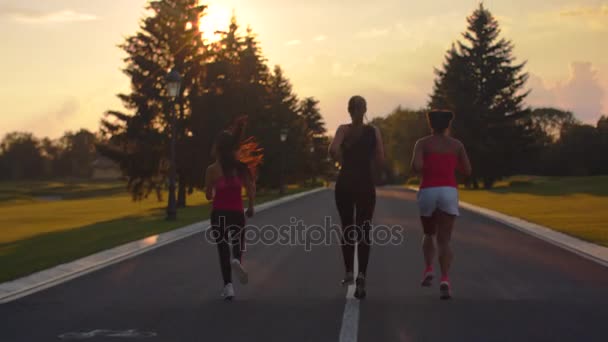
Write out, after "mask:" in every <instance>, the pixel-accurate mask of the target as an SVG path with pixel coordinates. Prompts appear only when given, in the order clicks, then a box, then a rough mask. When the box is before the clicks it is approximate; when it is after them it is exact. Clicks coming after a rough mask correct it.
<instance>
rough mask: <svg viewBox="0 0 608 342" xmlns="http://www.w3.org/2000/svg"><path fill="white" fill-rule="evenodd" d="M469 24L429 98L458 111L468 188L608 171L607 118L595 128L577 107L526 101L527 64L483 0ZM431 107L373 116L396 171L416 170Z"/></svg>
mask: <svg viewBox="0 0 608 342" xmlns="http://www.w3.org/2000/svg"><path fill="white" fill-rule="evenodd" d="M467 22H468V26H467V29H466V30H465V32H464V33H463V34H462V40H460V41H458V42H456V43H455V44H453V45H452V47H451V49H449V50H448V51H447V54H446V56H445V62H444V63H443V65H442V66H441V67H440V68H439V69H436V70H435V75H436V78H435V85H434V87H433V92H432V94H431V95H430V99H429V103H428V107H429V108H434V109H449V110H451V111H453V112H454V113H455V120H454V122H453V126H452V134H453V135H454V136H455V137H457V138H458V139H460V140H461V141H462V142H463V143H464V144H465V146H466V147H467V150H468V154H469V157H470V159H471V162H472V164H473V170H474V171H473V175H472V176H471V177H470V178H468V179H466V180H463V181H464V182H465V183H466V185H468V186H470V187H473V188H478V187H480V186H483V187H485V188H490V187H492V186H493V185H494V183H495V182H496V181H498V180H500V179H502V178H504V177H506V176H510V175H514V174H542V175H563V176H570V175H596V174H606V173H608V159H606V158H605V156H606V155H608V144H607V139H608V134H607V131H606V126H607V118H606V117H602V118H601V119H600V120H599V122H598V123H597V125H596V126H595V127H594V126H591V125H585V124H582V123H581V122H579V121H577V120H576V118H575V117H574V115H573V114H572V113H570V112H565V111H561V110H559V109H553V108H536V109H534V108H529V107H527V106H525V99H526V97H527V96H528V94H529V93H530V91H529V90H526V88H525V84H526V81H527V79H528V74H527V73H525V72H524V68H525V65H526V64H525V62H524V63H517V62H516V59H515V57H514V56H513V48H514V45H513V43H512V42H510V41H509V40H507V39H504V38H501V37H500V33H501V31H500V27H499V24H498V21H497V20H496V19H495V18H494V16H493V15H492V13H491V12H490V11H489V10H487V9H486V8H485V7H484V5H483V4H480V5H479V7H478V8H477V9H476V10H475V11H474V12H473V14H472V15H471V16H470V17H468V18H467ZM426 111H427V110H421V111H415V110H407V109H402V108H397V109H396V110H395V111H394V112H393V113H391V114H390V115H388V116H387V117H385V118H380V119H376V120H375V121H374V123H375V124H376V125H378V126H379V127H380V128H381V129H382V131H383V132H384V135H385V136H386V138H385V139H386V143H387V154H388V158H389V165H388V168H387V173H388V174H389V175H393V176H402V177H403V176H404V175H407V174H409V161H410V159H411V152H410V151H411V149H412V147H413V146H414V144H415V142H416V140H417V139H419V138H421V137H422V136H424V135H425V134H428V133H429V131H428V128H427V125H426V118H425V112H426Z"/></svg>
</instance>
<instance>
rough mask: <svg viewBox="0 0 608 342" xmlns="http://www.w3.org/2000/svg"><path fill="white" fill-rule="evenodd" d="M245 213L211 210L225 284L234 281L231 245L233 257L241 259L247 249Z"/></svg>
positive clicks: (212, 224)
mask: <svg viewBox="0 0 608 342" xmlns="http://www.w3.org/2000/svg"><path fill="white" fill-rule="evenodd" d="M244 227H245V215H244V214H243V212H242V211H223V210H214V211H212V212H211V229H212V234H213V238H214V239H215V242H216V244H217V250H218V252H219V255H220V267H221V268H222V278H223V279H224V285H226V284H228V283H231V282H232V268H231V267H230V260H231V259H230V246H229V245H232V257H233V258H234V259H238V260H239V261H240V260H241V258H242V257H243V251H244V250H245V239H244V234H245V229H244Z"/></svg>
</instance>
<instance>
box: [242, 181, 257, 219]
mask: <svg viewBox="0 0 608 342" xmlns="http://www.w3.org/2000/svg"><path fill="white" fill-rule="evenodd" d="M245 190H246V191H247V200H248V202H249V203H248V205H247V217H252V216H253V214H254V206H255V192H256V188H255V180H254V179H253V175H252V174H251V172H247V173H246V175H245Z"/></svg>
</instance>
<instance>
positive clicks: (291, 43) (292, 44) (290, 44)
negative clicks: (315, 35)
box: [285, 39, 302, 46]
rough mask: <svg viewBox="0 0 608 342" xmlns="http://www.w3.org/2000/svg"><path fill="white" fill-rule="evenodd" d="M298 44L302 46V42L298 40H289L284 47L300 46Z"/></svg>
mask: <svg viewBox="0 0 608 342" xmlns="http://www.w3.org/2000/svg"><path fill="white" fill-rule="evenodd" d="M300 44H302V41H301V40H298V39H294V40H290V41H288V42H287V43H285V45H286V46H296V45H300Z"/></svg>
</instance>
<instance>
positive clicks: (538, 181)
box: [460, 176, 608, 246]
mask: <svg viewBox="0 0 608 342" xmlns="http://www.w3.org/2000/svg"><path fill="white" fill-rule="evenodd" d="M461 190H462V191H461V193H460V198H461V200H463V201H465V202H469V203H472V204H475V205H478V206H481V207H485V208H488V209H492V210H496V211H498V212H501V213H505V214H507V215H511V216H515V217H519V218H522V219H525V220H527V221H530V222H534V223H537V224H541V225H544V226H547V227H550V228H553V229H555V230H557V231H560V232H563V233H566V234H569V235H572V236H575V237H578V238H581V239H583V240H587V241H590V242H594V243H597V244H601V245H604V246H608V176H598V177H564V178H560V177H555V178H554V177H523V176H522V177H513V178H511V179H508V180H507V181H505V182H501V183H499V184H497V187H496V188H495V189H492V190H465V189H461Z"/></svg>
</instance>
